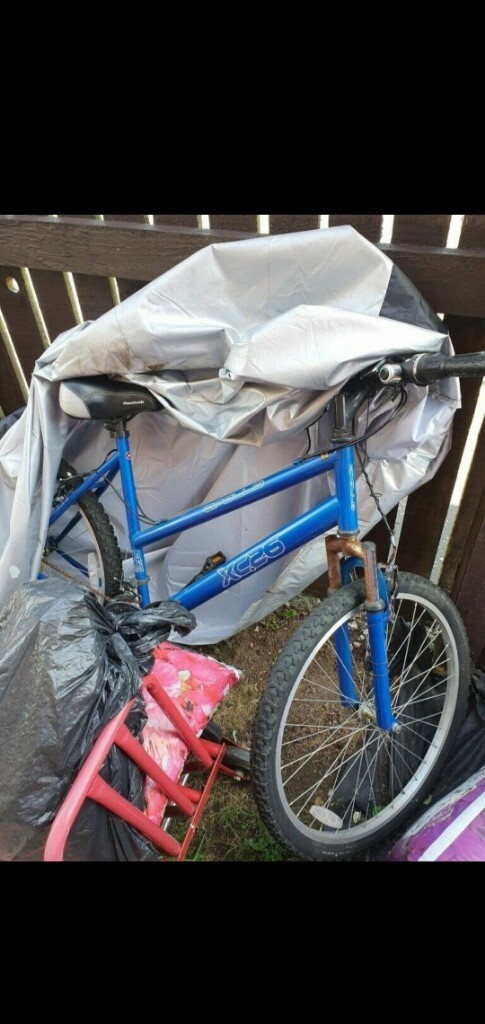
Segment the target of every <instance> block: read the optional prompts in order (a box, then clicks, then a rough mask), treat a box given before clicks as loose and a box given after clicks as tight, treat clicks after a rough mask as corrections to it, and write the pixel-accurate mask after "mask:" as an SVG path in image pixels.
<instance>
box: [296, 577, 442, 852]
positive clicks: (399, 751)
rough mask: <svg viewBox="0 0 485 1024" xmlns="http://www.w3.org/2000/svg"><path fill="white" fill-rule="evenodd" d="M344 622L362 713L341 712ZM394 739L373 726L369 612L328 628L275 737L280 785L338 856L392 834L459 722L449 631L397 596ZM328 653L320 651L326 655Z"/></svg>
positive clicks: (422, 601)
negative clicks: (345, 848)
mask: <svg viewBox="0 0 485 1024" xmlns="http://www.w3.org/2000/svg"><path fill="white" fill-rule="evenodd" d="M346 623H348V627H349V635H350V636H351V642H352V661H353V665H354V677H355V682H356V688H357V691H358V693H359V696H360V698H361V704H360V707H359V709H358V710H356V709H355V708H348V707H347V708H346V707H343V705H342V703H341V701H340V696H339V688H338V677H337V673H336V670H335V654H334V646H333V643H332V637H333V636H334V635H335V632H336V630H337V629H338V628H339V627H341V626H342V625H344V624H346ZM387 641H388V651H389V664H390V672H391V699H392V707H393V713H394V715H395V717H396V718H397V719H398V721H399V723H400V725H401V732H400V733H399V734H398V735H396V736H391V735H390V734H389V733H386V732H384V731H383V730H380V729H379V728H378V727H377V726H376V725H374V723H373V721H372V717H373V715H374V700H373V694H372V689H371V687H370V671H369V668H370V666H369V665H368V644H367V629H366V625H365V615H364V613H363V605H361V606H360V607H359V608H357V609H352V610H350V611H349V612H348V613H346V614H345V615H342V617H341V618H340V619H339V620H338V621H337V622H335V623H333V624H332V626H330V627H329V629H328V630H327V631H326V633H325V634H324V636H323V637H322V638H321V640H320V641H319V642H318V644H316V646H315V647H314V648H313V651H312V652H311V654H310V655H309V657H308V658H307V660H306V661H305V663H304V665H303V667H302V669H301V670H300V672H299V674H298V676H297V679H296V680H295V683H294V685H293V687H292V690H291V693H290V695H289V698H288V700H287V703H286V708H285V713H284V716H283V718H282V721H281V724H280V728H279V731H278V736H277V745H276V765H277V771H276V781H277V788H278V794H279V798H280V801H281V803H282V805H283V808H284V812H285V815H286V817H287V818H289V819H290V821H291V822H292V825H293V827H294V828H296V829H297V831H298V832H300V833H301V834H302V835H303V836H305V837H307V838H309V839H312V840H314V841H316V842H321V843H324V844H325V845H328V846H335V847H336V848H337V847H338V846H341V845H345V844H346V843H348V842H349V841H352V842H354V841H357V840H359V839H362V840H364V839H365V838H366V837H368V838H369V840H372V837H373V836H374V835H375V833H376V832H377V831H378V830H380V829H381V828H382V827H386V826H387V828H389V824H390V822H391V820H392V819H396V818H397V817H398V815H400V814H401V813H402V812H403V811H404V809H405V808H406V806H407V805H408V804H409V803H410V801H411V800H413V799H414V798H416V796H417V794H418V792H419V791H420V789H421V787H422V786H423V784H424V782H425V780H426V779H427V778H428V776H429V774H430V772H431V771H432V769H433V767H434V766H435V764H436V762H437V758H438V757H439V754H440V752H441V750H442V747H443V744H444V741H445V739H446V736H447V734H448V732H449V729H450V726H451V724H452V721H453V717H454V710H455V705H456V699H457V692H458V685H459V663H458V654H457V648H456V643H455V639H454V636H453V633H452V630H451V627H450V625H449V623H448V621H447V619H446V618H445V616H444V615H443V614H442V613H441V611H440V610H439V609H438V608H437V607H436V606H435V605H433V604H432V603H431V602H430V601H428V600H427V599H426V598H424V597H422V596H421V595H417V594H410V593H407V592H405V591H403V592H402V593H399V595H398V597H397V598H396V601H395V607H394V610H393V614H392V616H391V619H390V622H389V625H388V627H387ZM324 646H325V650H324V651H322V648H324Z"/></svg>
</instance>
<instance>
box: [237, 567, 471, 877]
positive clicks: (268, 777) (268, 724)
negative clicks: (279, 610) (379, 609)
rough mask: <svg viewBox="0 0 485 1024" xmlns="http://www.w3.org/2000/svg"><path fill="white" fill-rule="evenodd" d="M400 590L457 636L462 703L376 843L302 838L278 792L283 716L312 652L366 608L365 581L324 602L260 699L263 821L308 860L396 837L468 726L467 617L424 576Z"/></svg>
mask: <svg viewBox="0 0 485 1024" xmlns="http://www.w3.org/2000/svg"><path fill="white" fill-rule="evenodd" d="M398 586H399V589H400V591H401V593H403V594H404V593H410V594H414V595H415V596H416V597H417V598H418V597H421V598H423V597H424V598H426V599H427V600H428V601H429V602H430V604H431V606H432V607H434V608H435V609H436V610H438V611H440V612H441V614H442V616H444V618H445V620H446V622H447V625H448V627H449V629H450V630H451V632H452V634H453V637H454V640H455V643H456V651H457V660H458V665H457V684H456V699H455V704H454V708H453V711H452V716H451V722H450V724H449V727H448V732H447V733H446V735H445V737H444V742H443V744H442V747H441V750H439V753H438V754H437V756H436V760H435V761H434V762H433V763H432V765H431V766H430V771H429V773H428V774H427V775H425V777H424V779H423V782H422V784H421V785H420V786H419V787H418V789H417V790H416V792H415V793H414V797H413V798H412V799H410V800H409V803H407V804H406V805H405V806H404V807H403V808H401V810H400V813H398V814H396V816H395V818H392V819H391V820H390V821H387V822H386V824H385V825H383V826H382V828H381V829H380V830H379V829H378V828H377V829H376V831H375V833H374V834H373V836H372V839H371V841H369V838H368V837H366V838H364V839H358V840H356V841H355V840H352V838H351V833H350V834H348V836H349V837H348V840H347V842H345V841H343V842H342V844H341V846H340V848H339V849H336V847H335V846H334V845H332V846H330V845H329V844H328V843H327V845H325V833H324V832H323V831H321V832H319V833H317V835H318V836H320V837H323V838H320V839H319V840H318V841H315V840H313V839H309V838H307V837H306V836H304V835H302V834H301V833H300V832H299V831H298V830H297V829H296V828H295V827H294V826H293V824H292V822H291V820H290V819H289V816H288V814H287V812H286V810H285V808H284V806H283V803H282V801H281V800H280V797H279V793H278V787H277V771H278V767H277V765H276V743H277V737H278V733H279V728H280V723H281V722H282V721H283V720H284V717H283V716H284V715H285V712H286V707H287V704H288V700H289V696H290V695H291V693H292V691H293V687H294V685H295V681H296V680H297V678H298V673H299V672H300V671H301V670H302V668H303V666H304V665H305V664H307V659H308V657H309V655H311V653H312V651H315V649H316V647H317V643H318V641H319V639H321V637H322V634H323V633H324V632H325V631H326V630H330V629H331V627H332V626H335V623H336V622H337V621H339V620H341V618H342V616H343V615H346V614H347V613H349V612H352V611H356V612H357V610H358V609H359V608H361V606H362V603H363V599H364V584H363V581H358V582H356V583H353V584H350V585H349V586H347V587H345V588H343V589H342V590H341V591H339V592H337V593H335V594H332V595H331V596H329V597H328V598H327V599H325V600H324V601H322V602H321V604H320V605H319V606H318V608H316V609H315V611H314V612H312V614H311V615H309V616H308V618H307V619H306V620H305V622H304V623H303V624H302V626H301V627H300V628H299V629H298V631H297V632H296V633H295V634H293V636H292V638H291V639H290V641H289V643H288V644H287V645H286V647H285V648H284V650H283V651H282V653H281V654H280V656H279V658H278V660H277V662H276V664H275V666H274V668H273V671H272V673H271V676H270V678H269V680H268V683H267V685H266V688H265V690H264V693H263V695H262V698H261V700H260V704H259V707H258V710H257V713H256V717H255V721H254V726H253V735H252V741H251V776H252V783H253V791H254V796H255V800H256V804H257V806H258V809H259V813H260V815H261V817H262V820H263V822H264V823H265V825H266V827H267V828H268V830H269V831H270V832H271V834H272V835H273V836H274V838H275V839H276V840H277V841H278V842H279V843H280V844H281V845H283V846H286V848H287V849H289V850H290V851H291V852H292V853H294V854H296V855H297V856H298V857H300V858H302V859H304V860H335V859H353V858H354V857H358V856H360V855H361V854H362V853H363V852H364V851H366V850H368V849H369V848H370V847H373V846H375V845H377V844H379V843H380V842H382V840H384V839H385V838H386V837H388V836H389V835H393V834H395V832H396V830H397V829H398V828H400V827H401V826H402V824H403V823H404V821H406V820H407V819H408V818H409V817H410V816H411V814H412V813H413V811H414V812H416V813H417V812H418V810H419V808H420V807H421V806H422V802H423V800H424V799H425V797H426V796H427V795H428V794H429V792H430V790H431V788H432V786H433V783H434V782H435V781H436V779H437V777H438V776H439V774H440V772H441V770H442V768H443V765H444V763H445V761H446V759H447V757H448V756H449V753H450V752H451V750H452V748H453V745H454V743H455V740H456V736H457V733H458V731H459V729H460V726H461V724H462V722H463V719H464V716H465V713H466V707H467V697H468V689H469V680H470V657H469V645H468V639H467V635H466V631H465V627H464V625H463V622H462V620H461V617H460V615H459V613H458V611H457V609H456V607H455V605H454V604H453V603H452V601H451V599H450V598H449V597H448V595H447V594H446V593H445V592H444V591H443V590H441V588H439V587H437V586H435V584H433V583H430V582H429V581H428V580H425V579H423V578H422V577H419V576H415V575H414V574H411V573H401V574H400V583H399V584H398ZM413 588H414V589H413ZM329 635H331V634H329Z"/></svg>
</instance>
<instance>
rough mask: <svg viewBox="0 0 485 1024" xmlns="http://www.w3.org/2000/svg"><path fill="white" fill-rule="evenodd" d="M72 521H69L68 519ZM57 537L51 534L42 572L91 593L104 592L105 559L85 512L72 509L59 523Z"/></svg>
mask: <svg viewBox="0 0 485 1024" xmlns="http://www.w3.org/2000/svg"><path fill="white" fill-rule="evenodd" d="M68 516H70V518H69V519H68V521H67V522H66V520H67V517H68ZM59 525H60V531H59V534H58V536H57V537H56V536H54V535H52V534H49V536H48V539H47V546H46V552H45V557H44V559H43V561H42V566H41V569H42V572H47V573H49V572H53V573H56V574H57V575H61V576H68V577H69V578H70V579H72V580H74V581H75V582H76V583H79V584H81V585H82V586H85V587H89V589H91V590H99V591H101V593H103V594H104V591H105V582H106V580H105V572H104V564H103V557H102V554H101V549H100V547H99V544H98V541H97V539H96V537H95V535H94V533H93V529H92V526H91V524H90V522H89V520H88V518H87V516H86V514H85V512H83V510H82V508H80V507H79V505H73V506H72V507H71V508H70V509H69V512H68V513H67V514H66V516H63V517H62V518H61V519H60V521H59Z"/></svg>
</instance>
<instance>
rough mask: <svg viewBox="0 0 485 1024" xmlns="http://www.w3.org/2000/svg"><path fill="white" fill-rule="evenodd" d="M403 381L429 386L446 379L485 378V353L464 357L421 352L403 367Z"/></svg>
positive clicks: (474, 353) (472, 353)
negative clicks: (435, 381)
mask: <svg viewBox="0 0 485 1024" xmlns="http://www.w3.org/2000/svg"><path fill="white" fill-rule="evenodd" d="M401 370H402V379H403V380H404V381H408V382H409V383H412V384H428V383H430V382H431V381H433V380H443V378H444V377H483V376H485V352H471V353H469V354H466V355H462V356H444V355H443V354H442V353H433V354H432V353H428V352H421V353H420V354H419V355H416V356H411V358H410V359H406V360H405V362H404V363H402V365H401Z"/></svg>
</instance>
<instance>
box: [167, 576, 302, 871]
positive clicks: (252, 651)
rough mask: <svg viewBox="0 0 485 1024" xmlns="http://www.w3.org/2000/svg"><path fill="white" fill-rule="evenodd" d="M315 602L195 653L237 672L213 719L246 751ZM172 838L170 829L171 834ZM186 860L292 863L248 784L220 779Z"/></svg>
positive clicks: (295, 605)
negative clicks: (263, 700) (268, 691)
mask: <svg viewBox="0 0 485 1024" xmlns="http://www.w3.org/2000/svg"><path fill="white" fill-rule="evenodd" d="M318 601H319V598H318V597H316V596H315V595H313V594H309V593H304V594H300V595H298V597H295V598H293V599H292V600H291V601H289V602H288V604H286V605H283V606H282V607H281V608H278V609H277V610H276V611H275V612H272V613H271V615H268V616H267V618H266V619H263V620H262V622H259V623H258V624H257V625H256V626H250V627H249V628H248V629H245V630H243V631H242V632H241V633H237V634H236V635H235V636H233V637H230V638H229V640H225V641H223V642H222V643H219V644H214V645H213V646H211V647H202V648H199V649H200V651H201V653H202V654H209V655H211V656H212V657H214V658H217V659H218V660H219V661H223V662H225V663H226V664H229V665H234V666H235V667H236V668H238V669H241V670H242V673H243V674H242V677H241V680H240V682H239V683H238V684H237V686H235V687H234V689H233V690H232V691H231V693H230V694H229V695H228V696H227V697H226V698H225V699H224V701H223V702H222V704H221V705H220V707H219V708H218V709H217V711H216V713H215V715H214V721H216V722H217V723H218V724H219V725H220V726H221V728H222V729H223V731H224V734H225V735H226V736H228V737H230V738H231V739H233V740H235V741H236V743H240V744H242V745H243V746H247V747H249V746H250V742H251V731H252V726H253V721H254V716H255V714H256V709H257V706H258V703H259V699H260V696H261V694H262V692H263V689H264V687H265V684H266V682H267V680H268V677H269V675H270V672H271V669H272V667H273V664H274V662H275V661H276V658H277V657H278V655H279V653H280V652H281V650H282V649H283V647H284V646H285V645H286V643H287V642H288V640H289V639H290V637H291V635H292V634H293V633H294V631H295V630H296V629H297V628H298V626H299V625H300V622H302V621H303V619H305V618H306V616H307V615H308V614H309V612H311V611H312V610H313V608H314V607H315V606H316V605H317V604H318ZM170 831H171V833H172V830H170ZM187 859H188V860H197V861H283V860H291V859H293V860H294V859H295V858H294V857H292V855H290V854H289V853H288V851H286V850H285V849H283V847H281V846H280V845H279V844H278V843H277V842H275V840H274V839H273V838H272V836H270V835H269V833H268V832H267V830H266V828H265V826H264V825H263V823H262V821H261V819H260V817H259V814H258V810H257V807H256V804H255V801H254V797H253V794H252V790H251V785H250V784H248V783H244V782H234V781H232V780H231V779H228V778H224V777H222V776H220V777H219V779H218V780H217V781H216V783H215V786H214V789H213V790H212V793H211V795H210V797H209V801H208V803H207V806H206V807H205V808H204V811H203V814H202V817H201V821H200V825H199V827H198V829H197V833H196V836H195V838H194V840H193V842H192V846H191V848H190V851H189V857H188V858H187Z"/></svg>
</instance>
